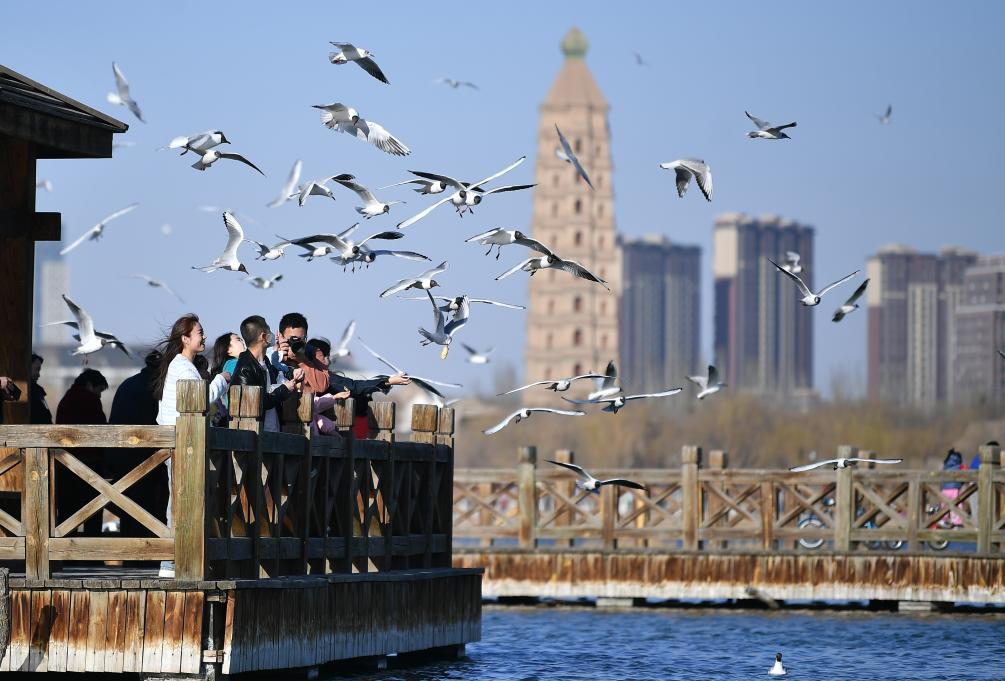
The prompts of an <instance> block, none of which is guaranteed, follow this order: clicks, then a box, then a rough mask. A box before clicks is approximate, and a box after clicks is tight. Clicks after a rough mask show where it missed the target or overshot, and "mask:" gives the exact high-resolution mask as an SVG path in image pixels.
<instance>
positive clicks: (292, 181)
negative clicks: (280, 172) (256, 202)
mask: <svg viewBox="0 0 1005 681" xmlns="http://www.w3.org/2000/svg"><path fill="white" fill-rule="evenodd" d="M303 165H304V164H303V161H301V160H300V159H297V161H296V163H294V164H293V168H291V169H290V174H289V175H288V176H287V178H286V183H285V184H284V185H283V188H282V189H281V190H280V191H279V196H277V197H276V198H275V199H273V200H272V201H270V202H269V203H268V204H266V205H267V206H268V207H269V208H275V207H276V206H281V205H283V204H284V203H286V201H287V199H289V198H290V195H291V194H293V190H294V189H295V188H296V186H297V183H298V182H300V170H301V168H303Z"/></svg>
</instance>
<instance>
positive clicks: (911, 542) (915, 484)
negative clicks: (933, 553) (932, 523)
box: [907, 474, 925, 553]
mask: <svg viewBox="0 0 1005 681" xmlns="http://www.w3.org/2000/svg"><path fill="white" fill-rule="evenodd" d="M923 517H925V514H924V513H923V511H922V508H921V477H920V476H919V475H917V474H909V475H908V478H907V550H908V551H911V552H912V553H913V552H914V551H917V550H918V549H919V548H920V542H919V541H918V530H919V527H918V525H919V524H921V518H923Z"/></svg>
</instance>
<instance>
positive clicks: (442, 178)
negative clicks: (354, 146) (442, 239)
mask: <svg viewBox="0 0 1005 681" xmlns="http://www.w3.org/2000/svg"><path fill="white" fill-rule="evenodd" d="M526 158H527V157H526V156H521V157H520V158H518V159H517V160H516V161H514V162H513V163H511V164H509V165H508V166H506V167H505V168H503V169H502V170H500V171H499V172H497V173H493V174H492V175H489V176H488V177H486V178H485V179H484V180H481V181H480V182H474V183H472V184H468V183H466V182H461V181H459V180H456V179H454V178H452V177H449V176H447V175H439V174H437V173H427V172H423V171H420V170H411V171H409V172H411V173H412V174H413V175H418V176H419V177H421V178H424V179H426V180H431V181H433V182H439V183H440V184H442V185H443V186H445V187H447V186H449V187H452V188H453V189H454V192H453V193H451V194H450V195H448V196H445V197H444V198H442V199H440V200H439V201H437V202H436V203H434V204H432V205H430V206H428V207H426V208H425V209H424V210H422V211H420V212H419V213H417V214H415V215H413V216H412V217H410V218H408V219H407V220H405V221H403V222H399V223H398V229H405V228H406V227H409V226H411V225H413V224H415V223H416V222H418V221H419V220H421V219H422V218H424V217H426V216H427V215H429V214H430V213H431V212H433V210H434V209H435V208H436V207H437V206H441V205H443V204H444V203H446V202H447V201H450V202H451V203H452V204H453V205H454V208H456V209H457V212H458V213H461V212H462V211H464V210H466V209H470V207H471V206H477V205H478V204H479V203H481V201H482V194H481V193H480V189H478V188H480V187H481V186H482V185H483V184H486V183H488V182H491V181H492V180H495V179H496V178H499V177H502V176H503V175H505V174H506V173H508V172H509V171H511V170H513V169H514V168H516V167H517V166H518V165H520V164H521V163H523V162H524V160H525V159H526ZM530 186H533V185H527V187H530ZM518 188H526V187H525V186H524V185H511V186H509V187H498V188H497V189H495V190H493V191H497V192H498V191H515V190H516V189H518ZM430 193H432V192H430Z"/></svg>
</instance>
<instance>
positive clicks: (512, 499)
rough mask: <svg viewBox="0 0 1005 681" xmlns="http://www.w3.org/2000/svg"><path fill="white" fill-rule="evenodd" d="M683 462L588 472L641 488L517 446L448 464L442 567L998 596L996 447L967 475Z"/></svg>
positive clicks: (692, 455) (627, 580)
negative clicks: (544, 459)
mask: <svg viewBox="0 0 1005 681" xmlns="http://www.w3.org/2000/svg"><path fill="white" fill-rule="evenodd" d="M856 452H857V450H856V449H855V448H853V447H843V448H842V450H841V451H840V452H839V455H841V456H853V455H855V454H856ZM549 458H555V459H556V460H565V461H569V460H571V459H572V458H573V456H572V454H571V453H570V452H568V451H559V452H556V453H555V454H554V455H553V456H551V457H549ZM681 458H682V464H681V467H680V468H679V469H662V470H655V469H650V470H599V471H593V472H594V474H595V475H597V477H603V478H609V477H625V478H629V479H632V480H637V481H639V482H642V483H643V484H646V485H647V486H648V487H649V489H648V491H639V490H634V489H628V488H620V487H616V488H606V489H603V490H602V492H601V494H600V495H592V494H586V493H584V492H582V491H581V490H577V489H575V487H574V485H573V477H572V476H571V475H570V474H568V473H567V472H566V471H564V470H563V469H560V468H558V467H557V466H553V465H551V464H547V463H545V464H544V465H543V466H538V465H537V461H536V451H535V450H534V449H533V448H530V447H525V448H521V450H520V452H519V454H518V463H517V466H516V468H515V469H464V470H457V471H455V477H454V523H453V525H454V540H455V549H454V565H455V566H457V567H470V566H475V565H477V566H483V567H485V569H486V573H485V578H484V582H483V589H484V594H485V596H487V597H532V598H583V597H586V598H599V599H609V598H614V599H621V600H622V601H624V599H641V598H659V599H685V600H692V599H697V600H721V599H739V600H749V599H754V598H757V599H768V600H774V601H784V600H845V601H858V600H891V601H948V602H957V601H962V602H968V603H992V604H1005V553H1003V547H1005V471H1002V469H1001V466H1000V462H1001V452H1000V450H999V448H997V447H984V448H982V450H981V466H980V469H979V470H968V471H920V470H903V469H899V468H894V469H893V470H889V468H888V469H886V470H872V469H865V468H862V469H855V468H845V469H841V470H838V471H834V470H832V469H829V468H826V469H819V470H817V471H813V472H809V473H790V472H789V471H778V470H732V469H729V468H728V467H727V466H726V458H727V457H726V456H725V454H724V453H723V452H711V453H710V454H709V456H708V461H707V463H706V464H705V466H702V452H701V450H700V448H698V447H685V448H684V450H683V452H682V457H681ZM947 483H955V484H958V485H959V492H958V495H957V496H956V497H955V498H952V497H951V496H950V495H948V494H947V493H946V492H944V491H943V486H944V485H946V484H947ZM937 549H941V550H937ZM629 602H630V601H629Z"/></svg>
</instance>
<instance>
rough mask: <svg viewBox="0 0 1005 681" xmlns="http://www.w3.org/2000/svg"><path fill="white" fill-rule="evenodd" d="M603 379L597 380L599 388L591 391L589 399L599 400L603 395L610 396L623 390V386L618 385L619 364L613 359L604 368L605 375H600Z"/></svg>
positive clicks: (587, 397)
mask: <svg viewBox="0 0 1005 681" xmlns="http://www.w3.org/2000/svg"><path fill="white" fill-rule="evenodd" d="M599 378H602V379H603V380H602V381H599V382H597V383H598V385H597V389H596V390H593V391H591V392H590V394H589V395H587V396H586V399H587V400H590V401H593V400H599V399H600V398H602V397H610V396H611V395H617V394H618V393H620V392H622V388H621V386H620V385H618V366H617V365H616V364H615V363H614V360H613V359H612V360H611V361H609V362H608V363H607V368H606V369H605V370H604V375H603V376H600V377H599Z"/></svg>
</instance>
